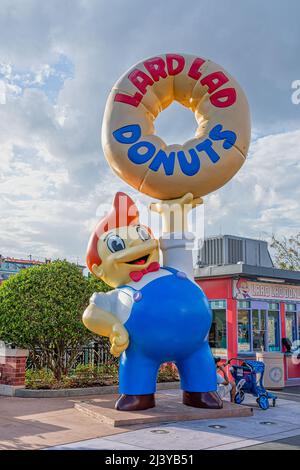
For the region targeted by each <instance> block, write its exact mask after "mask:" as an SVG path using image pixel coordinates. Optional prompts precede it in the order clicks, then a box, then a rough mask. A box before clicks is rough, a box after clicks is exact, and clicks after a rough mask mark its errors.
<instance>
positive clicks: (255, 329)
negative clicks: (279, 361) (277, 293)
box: [252, 309, 268, 351]
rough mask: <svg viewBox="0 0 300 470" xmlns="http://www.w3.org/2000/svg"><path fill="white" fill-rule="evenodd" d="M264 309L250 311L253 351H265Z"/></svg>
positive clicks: (265, 312)
mask: <svg viewBox="0 0 300 470" xmlns="http://www.w3.org/2000/svg"><path fill="white" fill-rule="evenodd" d="M266 315H267V311H266V310H265V309H253V310H252V344H253V351H267V350H268V345H267V331H266Z"/></svg>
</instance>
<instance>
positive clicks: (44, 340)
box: [0, 261, 109, 380]
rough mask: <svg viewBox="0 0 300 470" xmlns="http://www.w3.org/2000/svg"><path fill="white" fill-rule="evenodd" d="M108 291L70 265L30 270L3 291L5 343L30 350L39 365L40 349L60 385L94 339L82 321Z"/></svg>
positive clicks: (0, 319) (0, 330)
mask: <svg viewBox="0 0 300 470" xmlns="http://www.w3.org/2000/svg"><path fill="white" fill-rule="evenodd" d="M107 290H109V287H108V286H107V285H106V284H104V283H103V282H101V281H97V280H96V279H94V278H92V277H90V278H85V277H84V276H83V275H82V273H81V272H80V270H79V269H78V267H77V266H76V265H75V264H71V263H69V262H67V261H54V262H52V263H49V264H45V265H42V266H36V267H33V268H29V269H24V270H22V271H20V272H19V273H18V274H16V275H15V276H12V277H10V278H9V279H8V280H7V281H5V282H4V283H3V284H2V285H1V286H0V339H1V340H3V341H5V342H6V343H14V344H16V345H17V346H18V347H24V348H27V349H29V350H30V351H31V355H32V358H33V361H34V362H37V356H36V350H37V349H39V350H40V352H41V356H42V365H43V366H46V367H48V368H49V369H50V370H52V371H53V373H54V375H55V377H56V378H57V379H58V380H60V378H61V376H62V374H63V373H66V372H67V371H68V370H69V369H70V368H71V367H72V365H73V364H74V362H75V360H76V357H77V356H78V354H79V352H80V350H81V348H82V346H83V345H85V344H86V343H87V342H88V341H90V340H92V339H93V335H92V333H90V332H89V331H88V330H87V329H86V328H85V327H84V325H83V323H82V321H81V317H82V313H83V311H84V310H85V308H86V306H87V305H88V302H89V298H90V296H91V295H92V293H93V292H95V291H98V292H99V291H107ZM66 351H69V354H66Z"/></svg>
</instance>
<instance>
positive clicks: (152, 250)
mask: <svg viewBox="0 0 300 470" xmlns="http://www.w3.org/2000/svg"><path fill="white" fill-rule="evenodd" d="M97 248H98V253H99V256H100V258H101V260H102V263H101V264H100V265H99V266H97V265H96V264H94V265H93V267H92V270H93V274H94V275H95V276H96V277H98V278H101V279H103V281H105V282H106V283H107V284H109V285H110V286H112V287H118V286H121V285H122V284H126V283H128V282H130V281H131V279H130V276H129V274H130V273H131V272H132V271H139V270H142V269H145V268H147V267H148V266H149V264H150V263H152V262H154V261H157V262H158V261H159V244H158V240H156V239H155V238H153V236H152V235H151V233H150V232H149V230H148V229H147V227H145V226H143V225H129V226H128V227H119V228H116V229H113V230H109V231H108V232H106V233H104V234H103V235H102V236H101V237H100V238H99V240H98V245H97Z"/></svg>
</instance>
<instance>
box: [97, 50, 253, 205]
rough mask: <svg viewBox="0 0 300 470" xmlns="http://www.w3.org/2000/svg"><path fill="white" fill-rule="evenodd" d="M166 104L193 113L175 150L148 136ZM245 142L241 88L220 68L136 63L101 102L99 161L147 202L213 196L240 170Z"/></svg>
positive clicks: (186, 59)
mask: <svg viewBox="0 0 300 470" xmlns="http://www.w3.org/2000/svg"><path fill="white" fill-rule="evenodd" d="M174 100H176V101H178V102H179V103H181V104H182V105H183V106H186V107H187V108H189V109H190V110H191V111H193V112H194V114H195V118H196V121H197V124H198V126H197V130H196V134H195V138H193V139H191V140H188V141H187V142H185V143H183V144H182V145H177V144H176V145H166V143H165V142H164V141H163V140H162V139H161V138H160V137H159V136H158V135H155V129H154V122H155V119H156V117H157V116H158V114H159V113H160V112H161V111H163V110H164V109H165V108H166V107H167V106H169V105H170V104H171V103H172V102H173V101H174ZM170 126H172V122H170ZM249 142H250V115H249V106H248V103H247V99H246V96H245V94H244V92H243V90H242V89H241V87H240V86H239V85H238V83H237V82H236V80H235V79H234V78H232V77H231V76H230V75H229V74H228V73H227V72H226V71H225V70H224V69H223V68H222V67H220V66H219V65H217V64H215V63H214V62H212V61H210V60H206V59H203V58H201V57H197V56H193V55H188V54H164V55H160V56H156V57H152V58H150V59H146V60H143V61H142V62H140V63H138V64H137V65H135V66H134V67H132V68H131V69H130V70H129V71H128V72H126V73H125V75H123V76H122V77H121V78H120V79H119V80H118V81H117V83H116V84H115V85H114V87H113V89H112V90H111V92H110V95H109V97H108V100H107V104H106V108H105V112H104V118H103V126H102V145H103V150H104V154H105V157H106V159H107V161H108V163H109V164H110V166H111V167H112V169H113V170H114V171H115V172H116V173H117V174H118V176H120V177H121V178H122V179H123V180H125V181H126V182H127V183H128V184H130V185H131V186H133V187H134V188H136V189H137V190H138V191H141V192H143V193H145V194H148V195H149V196H151V197H154V198H158V199H173V198H177V197H180V196H182V195H183V194H185V193H187V192H192V193H193V194H194V196H195V197H201V196H204V195H206V194H208V193H210V192H212V191H215V190H216V189H218V188H220V187H221V186H223V185H224V184H225V183H226V182H227V181H229V180H230V179H231V178H232V177H233V176H234V175H235V173H236V172H237V171H238V170H239V169H240V167H241V166H242V165H243V163H244V161H245V159H246V155H247V151H248V147H249Z"/></svg>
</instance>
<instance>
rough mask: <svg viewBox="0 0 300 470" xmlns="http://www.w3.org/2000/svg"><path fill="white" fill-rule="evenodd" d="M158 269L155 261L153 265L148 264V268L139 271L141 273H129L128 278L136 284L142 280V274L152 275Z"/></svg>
mask: <svg viewBox="0 0 300 470" xmlns="http://www.w3.org/2000/svg"><path fill="white" fill-rule="evenodd" d="M159 268H160V265H159V263H158V262H157V261H154V262H153V263H150V264H149V266H148V268H145V269H141V271H131V273H129V276H130V278H131V279H132V280H133V281H134V282H138V281H140V280H141V279H142V277H143V276H144V274H147V273H153V272H154V271H158V270H159Z"/></svg>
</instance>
